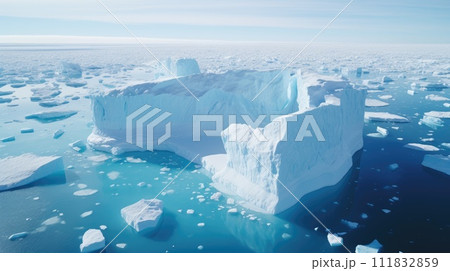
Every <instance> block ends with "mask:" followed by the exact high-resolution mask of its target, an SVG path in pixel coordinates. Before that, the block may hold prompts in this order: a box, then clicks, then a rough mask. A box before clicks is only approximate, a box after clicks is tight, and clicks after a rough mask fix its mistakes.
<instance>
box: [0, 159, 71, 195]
mask: <svg viewBox="0 0 450 271" xmlns="http://www.w3.org/2000/svg"><path fill="white" fill-rule="evenodd" d="M59 171H64V165H63V160H62V157H60V156H36V155H34V154H31V153H26V154H22V155H19V156H10V157H6V158H3V159H0V191H2V190H8V189H12V188H16V187H19V186H23V185H27V184H29V183H32V182H34V181H37V180H39V179H42V178H44V177H47V176H49V175H51V174H53V173H56V172H59Z"/></svg>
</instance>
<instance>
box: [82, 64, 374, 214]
mask: <svg viewBox="0 0 450 271" xmlns="http://www.w3.org/2000/svg"><path fill="white" fill-rule="evenodd" d="M277 75H278V76H277ZM178 79H179V80H180V81H181V82H183V84H184V85H185V86H187V87H188V88H189V91H190V92H191V93H192V94H194V95H195V96H196V97H197V98H198V101H197V100H196V98H195V97H193V96H191V95H190V93H189V92H188V91H187V90H186V89H185V88H184V87H183V86H181V85H180V84H179V82H178V81H177V80H175V79H167V80H164V81H156V82H149V83H144V84H138V85H133V86H128V87H125V88H123V89H114V90H112V89H104V90H103V91H102V92H100V93H95V94H93V95H92V96H91V99H92V109H93V115H94V117H93V118H94V129H93V132H92V134H91V135H90V136H89V137H88V144H89V145H90V146H91V147H92V148H93V149H96V150H99V151H106V152H110V153H112V154H114V155H120V154H122V153H124V152H129V151H145V150H146V149H150V148H149V146H151V147H152V149H153V150H164V151H171V152H174V153H176V154H178V155H180V156H182V157H184V158H185V159H188V160H193V162H195V163H199V164H201V165H202V166H203V168H204V172H205V173H206V174H207V175H208V176H210V177H211V179H212V181H213V183H212V185H213V186H214V187H215V188H217V189H218V190H219V191H220V192H221V193H224V194H227V195H230V196H237V197H238V198H240V199H241V200H240V201H239V202H243V203H242V205H245V206H246V207H248V208H250V209H252V210H255V211H259V212H264V213H279V212H282V211H284V210H286V209H288V208H289V207H291V206H293V205H295V204H296V203H297V200H296V199H295V197H297V198H301V197H302V196H304V195H306V194H307V193H310V192H312V191H315V190H317V189H320V188H322V187H325V186H332V185H335V184H337V183H338V182H339V181H340V180H341V179H342V178H343V177H344V175H345V174H346V173H347V172H348V170H349V169H350V168H351V166H352V156H353V154H354V153H355V152H356V151H358V150H360V149H361V148H362V146H363V141H362V139H363V137H362V130H363V126H364V102H365V99H366V91H365V90H358V89H354V88H353V86H352V85H351V84H350V82H349V81H348V80H347V79H345V78H342V77H338V76H323V75H316V74H307V73H306V74H301V73H300V72H294V73H291V72H290V71H280V70H269V71H249V70H234V71H228V72H225V73H222V74H214V73H200V74H193V75H190V76H185V77H180V78H178ZM261 90H263V91H261ZM140 110H142V111H140ZM165 113H168V114H165ZM164 114H165V115H164ZM163 116H167V119H165V122H166V123H161V124H159V125H156V126H155V125H153V126H151V127H152V129H153V131H152V130H149V128H148V127H149V126H148V125H150V124H149V123H150V122H153V121H152V120H154V119H157V118H159V119H160V120H164V118H163ZM127 117H128V122H127ZM196 117H199V118H198V119H197V120H196ZM199 119H200V121H199ZM127 123H128V125H129V126H128V127H134V128H133V129H131V131H130V129H128V133H127ZM169 125H170V131H171V136H170V137H168V138H164V141H163V142H159V141H160V140H159V139H161V138H163V137H164V135H166V132H167V129H166V128H167V127H169ZM199 126H200V128H199ZM141 127H147V129H144V128H141ZM197 128H198V130H197ZM147 131H151V132H152V134H151V135H152V137H150V139H149V137H148V135H147ZM138 134H139V135H140V136H142V137H141V139H139V140H138V137H137V135H138ZM299 134H300V135H299ZM236 135H237V136H238V139H239V140H234V139H235V138H236ZM261 136H263V137H264V138H266V139H267V140H263V141H261V140H260V139H261ZM143 138H146V140H144V139H143ZM127 139H128V140H127ZM292 157H295V159H292ZM284 185H285V187H284ZM286 188H287V189H288V190H289V191H291V192H292V193H293V194H294V195H295V197H293V196H292V195H291V194H290V192H288V190H287V189H286Z"/></svg>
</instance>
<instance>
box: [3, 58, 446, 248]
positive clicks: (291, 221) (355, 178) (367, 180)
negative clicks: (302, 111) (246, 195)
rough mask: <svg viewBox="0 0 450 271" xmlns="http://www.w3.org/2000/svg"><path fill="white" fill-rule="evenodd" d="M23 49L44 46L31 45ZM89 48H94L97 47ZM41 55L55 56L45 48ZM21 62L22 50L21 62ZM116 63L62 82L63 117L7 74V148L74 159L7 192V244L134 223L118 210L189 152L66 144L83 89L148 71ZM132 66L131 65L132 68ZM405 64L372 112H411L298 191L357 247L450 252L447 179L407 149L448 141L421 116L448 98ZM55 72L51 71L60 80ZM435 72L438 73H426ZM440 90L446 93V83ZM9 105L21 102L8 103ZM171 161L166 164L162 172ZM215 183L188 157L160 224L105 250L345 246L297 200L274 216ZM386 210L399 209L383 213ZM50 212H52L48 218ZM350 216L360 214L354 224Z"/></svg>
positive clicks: (58, 243) (81, 121) (147, 192)
mask: <svg viewBox="0 0 450 271" xmlns="http://www.w3.org/2000/svg"><path fill="white" fill-rule="evenodd" d="M3 53H5V54H6V53H7V52H3ZM97 53H98V54H101V53H102V51H101V50H98V52H97ZM27 54H31V55H32V54H35V55H36V54H38V53H37V51H31V52H28V53H27ZM39 54H41V52H40V53H39ZM44 54H46V53H44ZM60 54H62V55H64V53H61V52H60ZM72 54H74V53H73V52H72ZM88 54H93V55H96V53H95V51H94V52H92V51H89V53H88ZM41 57H43V58H48V55H44V56H41ZM25 58H26V57H25ZM36 58H37V59H39V57H36ZM60 58H64V57H60ZM68 58H69V57H68ZM70 58H71V59H70V60H74V59H76V57H70ZM59 60H60V59H58V61H59ZM30 61H31V60H30ZM118 61H119V60H118ZM19 62H20V61H19ZM32 62H33V63H34V64H33V65H35V66H37V68H35V69H34V70H33V69H31V71H27V72H26V73H27V74H29V73H31V74H39V73H40V71H41V70H45V69H48V68H49V67H53V66H52V65H50V64H45V65H44V64H40V65H36V61H32ZM23 63H26V61H25V60H23V61H22V62H20V63H19V64H20V65H22V64H23ZM38 63H39V62H38ZM93 63H95V61H93ZM93 63H89V64H93ZM102 63H103V62H102ZM19 64H17V65H19ZM99 65H100V64H99ZM102 65H103V66H102ZM109 65H111V64H108V63H107V64H104V63H103V64H101V65H100V66H101V67H102V68H101V71H100V72H98V71H95V72H86V71H85V74H84V76H85V77H88V79H85V80H86V81H87V82H88V85H87V87H85V88H72V87H67V86H64V84H63V83H61V90H62V94H61V95H60V97H64V96H67V95H74V96H79V97H80V99H79V100H69V101H70V102H69V103H68V104H65V105H61V106H58V107H55V108H54V109H55V110H77V111H78V114H77V115H75V116H72V117H70V118H68V119H65V120H60V121H55V122H50V123H42V122H39V121H36V120H28V119H25V116H26V115H27V114H30V113H35V112H38V111H45V110H46V109H45V108H42V107H40V106H39V105H38V104H37V103H33V102H30V100H29V97H30V95H31V92H30V89H31V88H33V87H36V86H37V85H27V86H25V87H23V88H19V89H13V88H11V86H10V85H6V86H4V87H2V88H0V90H1V91H7V90H14V91H15V93H14V94H13V95H14V96H15V97H16V99H15V100H14V101H13V102H11V103H9V104H8V103H6V104H0V112H1V114H0V138H3V137H6V136H11V135H15V136H16V140H15V141H13V142H8V143H0V158H3V157H7V156H14V155H20V154H23V153H27V152H31V153H35V154H38V155H60V156H63V159H64V165H65V167H66V170H65V172H61V173H57V174H55V175H54V176H51V177H49V178H45V179H43V180H41V181H39V182H36V183H34V184H32V185H29V186H26V187H22V188H18V189H14V190H11V191H4V192H0V213H1V214H2V218H1V219H0V252H79V245H80V243H81V237H82V235H83V233H84V232H85V231H86V230H87V229H89V228H99V227H100V226H101V225H105V226H107V228H106V229H105V230H103V234H104V236H105V238H106V241H107V242H109V241H111V240H112V239H113V238H114V237H115V236H116V235H117V234H118V233H119V232H120V231H121V230H122V229H123V228H124V227H125V226H126V224H125V222H124V220H123V219H122V218H121V216H120V209H121V208H123V207H125V206H127V205H130V204H132V203H134V202H136V201H138V200H140V199H141V198H147V199H151V198H153V197H154V196H156V195H157V194H158V193H159V192H160V191H161V189H162V188H163V187H165V186H166V185H167V184H168V183H169V182H170V181H171V180H172V178H174V177H175V176H176V175H177V174H178V173H180V171H181V170H182V169H183V168H184V167H185V166H186V165H187V164H188V163H189V161H187V160H185V159H183V158H181V157H179V156H176V155H174V154H172V153H168V152H153V153H152V152H142V153H127V154H125V155H123V156H118V157H114V156H112V155H109V154H105V153H101V152H97V151H93V150H91V149H87V150H86V151H85V152H83V153H78V152H76V151H74V150H72V149H71V148H70V147H69V146H68V144H69V143H71V142H74V141H76V140H83V141H85V140H86V138H87V136H88V135H89V134H90V132H91V131H92V115H91V110H90V100H89V99H88V98H86V97H85V96H87V95H88V94H89V91H96V89H98V87H100V85H99V83H98V80H99V79H100V78H102V79H104V80H110V81H111V84H113V81H114V80H116V79H117V78H121V80H131V79H130V78H133V76H135V78H140V79H142V78H145V74H146V72H145V69H146V68H145V67H144V68H140V67H134V66H133V64H124V65H122V66H117V67H116V68H111V66H109ZM11 67H16V66H15V65H14V63H13V62H12V64H10V66H9V67H6V68H4V70H3V72H2V73H3V75H2V76H3V78H7V77H8V74H7V73H8V72H7V71H8V69H12V68H11ZM53 68H54V67H53ZM133 69H135V70H133ZM128 70H132V71H133V72H132V73H127V71H128ZM21 72H23V71H20V70H19V71H17V73H18V75H17V76H23V75H24V74H20V73H21ZM399 72H400V71H397V72H392V73H391V74H389V75H390V76H391V77H393V78H394V79H395V81H394V82H393V83H390V84H387V85H385V87H386V89H385V90H383V92H381V93H369V95H368V97H369V98H377V99H379V97H378V95H385V94H389V95H392V96H393V98H392V99H387V100H385V101H386V102H388V103H389V104H390V105H389V106H388V107H380V108H370V109H368V111H386V112H390V113H394V114H399V115H402V116H406V117H408V118H409V119H410V120H411V122H410V123H401V124H390V123H366V125H365V128H364V134H368V133H373V132H375V130H376V127H377V126H381V127H384V128H388V130H389V132H390V134H389V136H388V137H386V138H371V137H367V136H365V137H364V148H363V150H361V151H360V152H359V153H357V154H356V155H355V157H354V167H353V168H352V169H351V171H350V172H349V173H348V174H347V176H346V177H345V178H344V179H343V180H342V181H341V182H340V183H339V184H338V185H336V186H335V187H330V188H325V189H322V190H320V191H316V192H314V193H312V194H310V195H307V196H306V197H305V198H304V199H302V201H303V202H304V203H305V205H307V206H308V207H309V208H310V209H311V211H312V212H313V213H314V214H315V215H317V217H319V219H320V220H322V221H323V223H324V224H325V225H327V227H329V228H330V229H331V231H332V232H334V233H338V234H339V235H341V236H342V237H343V238H344V243H345V244H346V246H347V247H348V248H349V249H351V250H353V249H354V247H355V246H356V245H358V244H367V243H370V242H371V241H372V240H373V239H378V240H379V241H380V243H382V244H383V245H384V248H383V251H388V252H398V251H403V252H419V251H420V252H432V251H439V252H448V247H447V244H446V238H445V237H448V236H449V234H450V216H449V215H448V207H449V206H450V200H449V198H448V191H449V189H450V179H449V177H448V176H445V175H443V174H440V173H438V172H435V171H432V170H429V169H425V168H423V167H422V166H421V165H420V164H421V161H422V159H423V155H424V154H425V152H420V151H415V150H410V149H407V148H404V147H403V145H404V144H406V143H412V142H415V143H423V144H432V145H434V146H438V147H440V144H441V143H444V142H447V143H448V142H449V141H450V129H449V124H450V123H449V120H448V119H447V120H444V124H445V125H444V127H439V128H438V129H436V130H434V129H431V128H429V127H427V126H424V125H419V124H418V121H419V119H420V118H422V116H423V113H424V112H427V111H431V110H437V111H449V109H448V108H446V107H444V106H443V102H436V101H430V100H426V99H425V96H426V95H428V94H431V92H423V91H419V92H418V93H417V94H416V95H414V96H410V95H408V94H407V93H406V91H407V90H408V89H410V86H409V85H410V83H411V82H419V81H418V79H417V74H407V78H406V79H398V78H397V77H395V75H397V74H398V73H399ZM23 73H25V72H23ZM89 73H90V74H89ZM96 73H97V74H96ZM383 74H384V73H383V72H380V71H379V70H377V69H371V73H369V74H366V75H363V78H356V77H355V76H354V73H352V74H351V78H350V79H351V80H353V81H355V82H358V81H361V80H362V79H371V78H380V77H381V76H382V75H383ZM89 77H92V78H89ZM47 80H48V81H50V82H51V81H52V80H53V79H47ZM427 80H428V81H430V80H438V79H437V78H433V77H432V76H431V75H429V78H428V79H427ZM434 94H439V95H441V96H445V97H450V95H449V93H448V89H447V90H444V91H443V92H442V93H434ZM69 99H70V97H69ZM11 104H17V105H18V106H15V107H10V106H8V105H11ZM392 127H398V129H397V130H396V129H392ZM22 128H34V133H31V134H20V129H22ZM58 129H63V130H64V131H65V133H64V135H63V136H62V137H60V138H59V139H53V132H54V131H56V130H58ZM398 138H402V140H399V139H398ZM420 138H434V141H432V142H421V141H420ZM440 149H441V150H440V151H439V152H436V153H439V154H444V155H449V154H450V150H449V149H445V148H443V147H440ZM98 155H106V156H107V160H106V161H104V162H95V161H92V160H90V157H95V156H98ZM129 157H131V158H135V159H136V158H139V159H142V160H144V161H145V162H144V163H131V162H129V161H127V158H129ZM128 160H129V159H128ZM393 163H397V164H398V165H399V168H398V169H397V170H395V171H392V170H390V169H389V165H391V164H393ZM163 167H168V168H170V170H169V171H168V172H164V171H161V168H163ZM111 172H114V174H112V175H117V173H118V176H117V178H116V179H114V178H113V179H114V180H112V179H111V178H110V177H108V174H109V173H111ZM112 175H111V174H110V176H112ZM210 182H211V180H210V179H209V178H208V177H206V176H205V175H204V174H202V172H201V169H200V168H199V167H198V165H194V164H191V165H189V166H188V167H187V168H186V170H184V171H183V172H182V173H181V174H180V175H179V177H178V178H177V179H176V180H175V181H173V183H171V184H170V185H169V187H168V188H167V189H166V190H165V193H163V194H162V195H161V196H159V198H160V199H161V200H163V202H164V217H163V221H162V224H161V227H160V230H159V231H157V232H156V233H155V234H153V235H142V234H138V233H136V232H135V231H134V230H133V229H132V228H130V227H128V228H126V229H125V231H123V233H122V234H121V235H120V236H118V237H117V239H116V240H115V241H114V243H112V244H111V245H110V246H109V247H108V248H107V249H106V252H345V249H344V248H342V247H330V245H329V244H328V241H327V238H326V232H325V230H324V229H323V228H322V227H321V226H320V225H319V223H318V222H317V221H316V220H315V219H314V218H312V216H311V215H310V214H309V213H308V212H306V211H305V209H304V208H303V207H302V206H300V205H298V206H294V207H292V208H291V209H290V210H288V211H286V212H284V213H282V214H280V215H277V216H273V215H263V214H259V213H256V212H253V211H250V210H247V209H245V208H242V207H240V206H239V205H238V204H227V196H222V198H221V199H220V201H218V202H217V201H214V200H210V196H211V195H212V194H213V193H215V192H217V191H216V190H215V189H214V188H213V187H211V186H210ZM142 183H144V184H142ZM138 184H139V185H138ZM85 186H86V188H89V189H96V190H98V192H97V193H96V194H94V195H90V196H84V197H78V196H75V195H73V193H74V192H75V191H77V190H80V189H81V188H83V187H85ZM202 196H203V198H204V199H205V200H204V201H203V202H201V199H202ZM394 197H395V199H393V198H394ZM199 199H200V200H199ZM234 207H236V208H238V210H239V212H241V211H243V212H245V213H244V214H243V215H242V214H237V215H231V214H228V213H227V210H228V209H229V208H234ZM188 209H193V210H195V213H194V214H193V215H189V214H187V213H186V210H188ZM382 209H388V210H390V211H391V212H390V213H385V212H383V211H382ZM88 211H92V214H91V215H89V216H87V217H84V218H82V217H81V214H83V213H85V212H88ZM362 214H366V215H367V218H363V216H362ZM55 217H56V218H55ZM364 217H365V216H364ZM48 219H51V220H50V222H55V223H54V224H52V223H47V224H52V225H46V226H45V225H43V224H42V223H43V222H44V221H46V220H47V222H48ZM342 219H345V220H348V221H351V222H357V223H358V224H359V225H358V227H357V228H356V229H353V228H351V227H349V226H348V225H346V223H344V222H343V221H342ZM199 223H204V226H203V227H201V226H199ZM200 225H201V224H200ZM23 231H26V232H29V233H30V234H29V235H28V236H27V237H25V238H24V239H21V240H16V241H10V240H8V237H9V236H10V235H11V234H14V233H18V232H23ZM122 243H125V244H126V247H125V248H119V247H117V246H116V244H122Z"/></svg>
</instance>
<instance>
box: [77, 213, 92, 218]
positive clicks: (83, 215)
mask: <svg viewBox="0 0 450 271" xmlns="http://www.w3.org/2000/svg"><path fill="white" fill-rule="evenodd" d="M92 213H94V211H87V212H84V213H82V214H81V215H80V217H81V218H85V217H88V216H90V215H92Z"/></svg>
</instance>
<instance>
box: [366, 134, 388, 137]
mask: <svg viewBox="0 0 450 271" xmlns="http://www.w3.org/2000/svg"><path fill="white" fill-rule="evenodd" d="M366 136H368V137H375V138H385V136H383V135H382V134H380V133H368V134H367V135H366Z"/></svg>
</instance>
